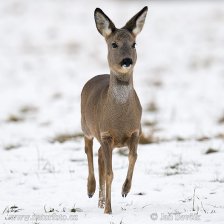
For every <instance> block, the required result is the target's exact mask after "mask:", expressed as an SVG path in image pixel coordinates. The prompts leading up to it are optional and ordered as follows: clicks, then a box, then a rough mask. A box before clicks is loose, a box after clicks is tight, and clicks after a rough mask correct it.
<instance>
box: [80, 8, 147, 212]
mask: <svg viewBox="0 0 224 224" xmlns="http://www.w3.org/2000/svg"><path fill="white" fill-rule="evenodd" d="M146 12H147V7H145V8H143V9H142V10H141V11H140V12H139V13H138V14H136V15H135V16H134V17H133V18H132V19H131V20H130V21H129V22H128V23H127V24H126V25H125V27H124V28H122V29H117V28H115V26H114V24H113V23H112V22H111V20H110V19H109V18H108V17H107V16H106V15H105V14H104V13H103V11H102V10H100V9H96V10H95V20H96V26H97V29H98V31H99V32H100V33H101V34H102V35H103V36H104V37H105V39H106V42H107V44H108V62H109V67H110V71H111V72H110V75H98V76H95V77H94V78H92V79H90V80H89V81H88V82H87V83H86V84H85V86H84V87H83V90H82V93H81V125H82V130H83V133H84V136H85V152H86V154H87V158H88V167H89V176H88V184H87V191H88V195H89V197H92V196H93V194H94V192H95V189H96V181H95V176H94V166H93V150H92V145H93V138H96V139H97V140H98V141H99V143H100V145H101V147H100V149H99V151H98V164H99V204H98V205H99V207H101V208H103V207H104V205H105V210H104V212H105V213H111V212H112V209H111V183H112V180H113V170H112V150H113V149H114V148H117V147H123V146H128V148H129V167H128V173H127V177H126V180H125V182H124V184H123V187H122V196H125V197H126V196H127V194H128V192H129V191H130V188H131V181H132V175H133V170H134V165H135V161H136V159H137V144H138V140H139V136H140V134H141V113H142V108H141V104H140V102H139V99H138V96H137V94H136V92H135V90H134V87H133V67H134V65H135V62H136V59H137V54H136V50H135V47H134V45H135V37H136V35H137V34H138V33H139V32H140V31H141V29H142V27H143V24H144V20H145V17H146Z"/></svg>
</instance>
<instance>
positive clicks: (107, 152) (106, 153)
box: [101, 134, 113, 214]
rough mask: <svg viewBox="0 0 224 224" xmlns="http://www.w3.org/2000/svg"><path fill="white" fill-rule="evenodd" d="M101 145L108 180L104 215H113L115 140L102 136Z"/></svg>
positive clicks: (108, 136)
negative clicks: (112, 186) (113, 149)
mask: <svg viewBox="0 0 224 224" xmlns="http://www.w3.org/2000/svg"><path fill="white" fill-rule="evenodd" d="M101 141H102V142H101V145H102V149H103V158H104V169H105V179H106V203H105V209H104V213H106V214H111V213H112V209H111V184H112V181H113V169H112V144H113V139H112V137H111V136H110V135H108V134H106V135H103V136H102V139H101Z"/></svg>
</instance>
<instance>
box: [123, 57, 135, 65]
mask: <svg viewBox="0 0 224 224" xmlns="http://www.w3.org/2000/svg"><path fill="white" fill-rule="evenodd" d="M132 63H133V62H132V59H131V58H125V59H123V60H122V62H121V66H124V67H129V66H130V65H132Z"/></svg>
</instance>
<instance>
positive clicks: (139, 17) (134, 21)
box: [123, 6, 148, 36]
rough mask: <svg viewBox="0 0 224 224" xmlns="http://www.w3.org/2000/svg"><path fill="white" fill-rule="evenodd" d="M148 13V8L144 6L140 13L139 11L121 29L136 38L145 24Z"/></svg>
mask: <svg viewBox="0 0 224 224" xmlns="http://www.w3.org/2000/svg"><path fill="white" fill-rule="evenodd" d="M147 12H148V7H147V6H145V7H144V8H143V9H142V10H141V11H139V12H138V13H137V14H136V15H135V16H133V17H132V18H131V19H130V20H129V21H128V22H127V23H126V25H125V26H124V27H123V29H127V30H128V31H130V32H131V33H133V34H134V36H137V35H138V34H139V33H140V32H141V31H142V28H143V26H144V23H145V18H146V15H147Z"/></svg>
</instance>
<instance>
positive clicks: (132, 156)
mask: <svg viewBox="0 0 224 224" xmlns="http://www.w3.org/2000/svg"><path fill="white" fill-rule="evenodd" d="M138 141H139V133H138V132H135V133H133V134H132V136H131V138H130V140H129V143H128V148H129V155H128V160H129V166H128V173H127V177H126V180H125V182H124V184H123V187H122V193H121V194H122V197H126V196H127V194H128V193H129V191H130V189H131V182H132V176H133V171H134V167H135V162H136V160H137V146H138Z"/></svg>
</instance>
